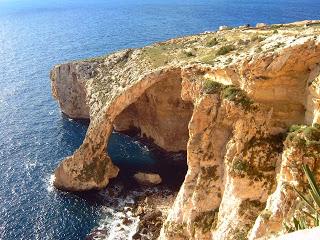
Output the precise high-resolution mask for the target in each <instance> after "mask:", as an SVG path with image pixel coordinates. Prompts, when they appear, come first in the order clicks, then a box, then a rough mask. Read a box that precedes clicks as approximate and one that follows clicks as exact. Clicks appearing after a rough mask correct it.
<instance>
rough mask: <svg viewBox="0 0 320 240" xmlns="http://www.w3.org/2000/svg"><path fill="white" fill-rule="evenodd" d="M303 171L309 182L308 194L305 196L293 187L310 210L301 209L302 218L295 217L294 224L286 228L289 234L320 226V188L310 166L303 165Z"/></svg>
mask: <svg viewBox="0 0 320 240" xmlns="http://www.w3.org/2000/svg"><path fill="white" fill-rule="evenodd" d="M302 167H303V171H304V174H305V176H306V177H307V180H308V190H307V191H308V194H307V195H304V194H303V193H302V192H300V191H298V190H297V189H296V188H295V187H293V189H294V191H295V192H296V193H297V194H298V196H299V197H300V199H301V200H302V201H303V203H304V206H305V207H306V208H307V209H308V210H307V211H305V210H304V209H299V210H298V211H299V213H300V216H299V217H295V216H294V217H293V219H292V223H289V224H286V223H285V227H286V229H287V231H288V232H294V231H298V230H302V229H307V228H312V227H317V226H320V188H319V186H318V184H317V182H316V180H315V177H314V174H313V173H312V171H311V170H310V168H309V166H308V165H303V166H302Z"/></svg>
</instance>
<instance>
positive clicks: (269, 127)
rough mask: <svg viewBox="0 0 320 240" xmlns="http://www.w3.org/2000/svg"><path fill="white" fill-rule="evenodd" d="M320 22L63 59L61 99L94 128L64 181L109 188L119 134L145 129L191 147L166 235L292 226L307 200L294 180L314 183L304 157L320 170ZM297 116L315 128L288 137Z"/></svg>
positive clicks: (234, 233)
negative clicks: (110, 146) (113, 142)
mask: <svg viewBox="0 0 320 240" xmlns="http://www.w3.org/2000/svg"><path fill="white" fill-rule="evenodd" d="M318 25H319V23H317V22H314V23H313V25H312V26H307V27H306V26H304V25H303V24H300V23H295V24H289V25H275V26H271V27H268V26H267V27H262V28H259V29H254V28H247V29H243V28H241V29H240V28H238V29H232V30H224V31H219V32H212V33H206V34H200V35H195V36H189V37H184V38H179V39H173V40H169V41H167V42H163V43H158V44H155V45H152V46H148V47H145V48H142V49H135V50H132V49H128V50H123V51H120V52H117V53H113V54H110V55H108V56H105V57H101V58H96V59H90V60H84V61H82V62H74V63H68V64H63V65H59V66H56V67H55V68H53V70H52V71H51V79H52V92H53V95H54V97H55V98H56V99H57V100H58V102H59V104H60V106H61V109H62V111H63V112H64V113H66V114H67V115H68V116H70V117H73V118H88V117H89V118H90V126H89V129H88V132H87V135H86V138H85V140H84V142H83V144H82V145H81V146H80V148H79V149H78V150H77V151H76V152H75V153H74V154H73V155H72V156H70V157H68V158H66V159H65V160H64V161H63V162H62V163H61V164H60V165H59V167H58V168H57V170H56V171H55V182H54V185H55V186H56V187H58V188H61V189H65V190H74V191H83V190H89V189H99V188H103V187H105V186H106V185H107V184H108V181H109V179H110V178H113V177H116V176H117V173H118V171H119V169H118V168H117V167H116V166H115V165H114V164H113V163H112V159H110V157H109V156H108V154H107V152H106V146H107V143H108V139H109V136H110V134H111V132H112V130H113V129H115V130H120V131H123V130H128V129H130V128H133V127H134V128H138V129H139V130H140V132H141V135H142V136H145V137H148V138H149V139H152V140H153V141H154V142H155V143H156V144H157V145H159V146H160V147H162V148H164V149H166V150H168V151H180V150H187V161H188V172H187V175H186V177H185V180H184V183H183V185H182V186H181V189H180V191H179V194H178V196H177V199H176V200H175V203H174V205H173V206H172V209H171V211H170V214H169V216H168V219H167V221H166V222H165V223H164V225H163V227H162V230H161V235H160V239H257V238H266V239H268V238H270V237H271V236H273V235H276V234H279V233H282V232H283V227H282V223H283V222H284V221H285V220H286V218H287V217H288V216H289V215H290V214H291V213H292V212H294V210H295V206H296V205H297V196H296V195H294V192H293V191H292V190H291V189H290V185H295V186H298V187H299V186H301V187H303V185H304V184H303V183H304V179H303V175H302V173H301V164H302V163H309V165H310V166H311V167H312V168H313V170H315V171H316V173H317V177H318V178H320V173H319V174H318V172H319V171H320V170H319V169H320V165H319V164H320V162H319V161H320V148H319V146H320V144H319V143H320V139H318V137H319V136H320V134H319V135H317V134H314V133H315V132H316V133H317V132H318V131H319V132H320V130H319V129H318V127H319V125H317V124H320V80H319V79H320V67H319V66H320V65H319V64H320V43H319V42H320V37H319V33H320V28H319V26H318ZM292 124H306V125H308V126H305V127H303V126H300V127H299V128H296V129H294V130H292V132H290V133H289V134H287V130H288V127H290V126H291V125H292ZM312 124H313V127H312V126H311V125H312ZM286 135H287V136H286ZM319 138H320V137H319ZM310 153H312V154H310ZM288 213H290V214H288Z"/></svg>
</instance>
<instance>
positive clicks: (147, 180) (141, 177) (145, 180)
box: [133, 172, 162, 186]
mask: <svg viewBox="0 0 320 240" xmlns="http://www.w3.org/2000/svg"><path fill="white" fill-rule="evenodd" d="M133 178H134V179H135V180H136V181H137V182H138V183H139V184H141V185H147V186H150V185H157V184H160V183H161V181H162V180H161V177H160V175H159V174H156V173H143V172H138V173H136V174H135V175H134V176H133Z"/></svg>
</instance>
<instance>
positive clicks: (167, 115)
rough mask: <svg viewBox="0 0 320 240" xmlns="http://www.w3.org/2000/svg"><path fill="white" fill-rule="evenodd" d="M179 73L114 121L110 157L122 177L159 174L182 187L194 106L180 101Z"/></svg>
mask: <svg viewBox="0 0 320 240" xmlns="http://www.w3.org/2000/svg"><path fill="white" fill-rule="evenodd" d="M181 88H182V87H181V77H180V74H177V73H175V74H168V76H166V77H165V78H164V79H163V80H161V81H159V82H157V83H155V84H153V85H152V86H151V87H150V88H148V89H147V90H146V91H145V92H144V93H143V94H142V95H141V96H140V97H139V98H138V99H137V100H136V101H135V102H134V103H132V104H130V105H129V106H128V107H127V108H126V109H124V110H123V111H122V112H121V113H120V114H119V115H118V116H117V117H116V119H115V121H114V131H113V134H112V136H111V138H110V140H109V144H108V148H107V149H108V154H109V155H110V157H111V159H112V161H113V163H114V164H115V165H117V166H118V167H119V168H120V173H119V175H120V176H121V174H128V172H129V174H132V175H133V174H134V173H136V172H147V173H157V174H159V175H160V177H161V178H162V183H163V184H169V185H171V186H174V187H177V188H179V187H180V186H181V184H182V182H183V180H184V177H185V174H186V172H187V143H188V139H189V130H188V124H189V121H190V119H191V116H192V113H193V104H192V103H191V102H186V101H183V100H182V98H181Z"/></svg>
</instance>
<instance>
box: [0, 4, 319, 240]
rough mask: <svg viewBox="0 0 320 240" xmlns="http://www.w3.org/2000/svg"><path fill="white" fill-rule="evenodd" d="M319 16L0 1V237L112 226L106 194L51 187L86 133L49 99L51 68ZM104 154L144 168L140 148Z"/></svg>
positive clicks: (117, 141) (222, 7)
mask: <svg viewBox="0 0 320 240" xmlns="http://www.w3.org/2000/svg"><path fill="white" fill-rule="evenodd" d="M319 18H320V1H319V0H303V1H301V0H259V1H250V0H211V1H209V0H208V1H206V0H184V1H178V0H149V1H147V0H145V1H142V0H110V1H107V0H105V1H103V0H91V1H87V0H86V1H84V0H79V1H76V0H46V1H40V0H34V1H32V0H20V1H18V0H0V180H1V182H0V239H2V240H9V239H10V240H11V239H41V240H42V239H54V240H55V239H57V240H58V239H85V238H86V237H87V236H88V235H90V234H92V232H94V231H97V229H105V231H106V232H107V231H111V230H110V229H111V228H112V226H114V223H115V221H116V220H115V216H116V215H117V214H118V212H117V207H115V206H114V205H113V202H112V201H113V200H112V198H110V197H109V195H108V191H107V190H108V189H106V190H104V191H100V192H95V193H87V194H72V193H63V192H60V191H57V190H55V189H54V188H53V187H52V182H51V179H52V178H51V175H52V172H53V171H54V169H55V167H56V166H57V165H58V164H59V162H60V161H61V160H62V159H63V158H65V157H66V156H68V155H71V154H72V153H73V152H74V150H75V149H77V148H78V147H79V146H80V144H81V143H82V141H83V138H84V135H85V133H86V130H87V124H86V123H84V122H77V121H73V120H70V119H68V118H66V117H64V116H63V115H62V114H61V113H60V110H59V108H58V106H57V103H56V102H55V101H54V99H53V98H52V96H51V89H50V80H49V71H50V69H51V68H52V67H53V66H54V65H55V64H58V63H62V62H66V61H70V60H75V59H81V58H88V57H93V56H97V55H103V54H106V53H110V52H113V51H116V50H118V49H123V48H129V47H130V48H133V47H142V46H144V45H147V44H150V43H152V42H156V41H162V40H165V39H169V38H174V37H177V36H182V35H189V34H194V33H200V32H204V31H211V30H216V29H217V28H218V27H219V25H230V26H237V25H243V24H252V25H254V24H256V23H257V22H266V23H285V22H292V21H298V20H304V19H319ZM108 149H109V152H110V154H111V156H112V157H113V158H114V159H116V160H117V161H118V163H119V164H120V165H121V164H123V165H126V166H131V165H132V166H138V165H139V164H140V165H141V166H142V167H143V165H148V164H149V165H152V163H153V161H154V158H153V156H152V155H151V154H150V153H149V151H148V149H146V146H144V145H143V144H141V143H139V142H138V141H136V140H135V139H132V138H129V137H127V136H124V135H121V134H118V133H114V134H113V136H112V139H111V142H110V144H109V146H108ZM121 161H122V162H121ZM141 166H140V167H141ZM117 201H120V202H121V201H122V202H126V201H128V202H130V201H131V199H130V198H129V199H117ZM120 205H121V204H120ZM117 206H118V207H119V205H117ZM101 231H102V230H101ZM128 231H129V230H128ZM128 231H127V232H126V233H128ZM119 236H120V235H118V237H119ZM87 238H88V237H87ZM122 238H123V239H126V238H127V237H125V236H124V237H122ZM109 239H111V238H109Z"/></svg>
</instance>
